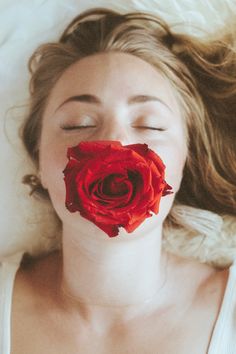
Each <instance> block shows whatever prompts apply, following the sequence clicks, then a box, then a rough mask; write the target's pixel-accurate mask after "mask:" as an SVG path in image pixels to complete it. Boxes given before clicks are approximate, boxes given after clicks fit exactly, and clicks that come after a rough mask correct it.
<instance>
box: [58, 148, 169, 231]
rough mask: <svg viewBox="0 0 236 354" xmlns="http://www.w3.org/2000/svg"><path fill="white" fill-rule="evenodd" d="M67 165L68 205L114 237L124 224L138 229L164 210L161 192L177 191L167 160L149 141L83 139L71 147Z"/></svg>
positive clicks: (163, 194) (164, 193) (68, 207)
mask: <svg viewBox="0 0 236 354" xmlns="http://www.w3.org/2000/svg"><path fill="white" fill-rule="evenodd" d="M67 157H68V159H69V162H68V163H67V166H66V168H65V169H64V171H63V173H64V180H65V185H66V207H67V209H68V210H69V211H70V212H76V211H79V212H80V214H81V215H82V216H83V217H84V218H86V219H88V220H90V221H92V222H93V223H94V224H95V225H97V226H98V227H99V228H100V229H102V230H103V231H104V232H106V233H107V234H108V235H109V236H110V237H113V236H117V235H118V232H119V227H124V228H125V230H126V231H127V232H129V233H130V232H132V231H134V230H135V229H136V228H137V227H138V226H139V225H140V224H141V223H142V222H143V221H144V220H145V219H146V218H148V217H150V216H152V214H151V213H150V212H151V211H152V212H154V213H155V214H157V213H158V211H159V203H160V199H161V197H162V196H165V195H167V194H170V193H173V192H172V191H170V189H172V187H171V186H169V185H168V184H167V183H166V182H165V180H164V170H165V165H164V164H163V162H162V160H161V158H160V157H159V156H158V155H157V154H156V153H155V152H154V151H152V150H150V149H149V148H148V145H147V144H133V145H125V146H122V145H121V143H120V142H119V141H82V142H80V143H79V144H78V145H77V146H74V147H71V148H68V151H67Z"/></svg>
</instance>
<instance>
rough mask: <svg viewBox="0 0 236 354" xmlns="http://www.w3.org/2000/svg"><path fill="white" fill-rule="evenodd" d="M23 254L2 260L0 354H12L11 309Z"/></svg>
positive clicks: (0, 270)
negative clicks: (15, 281) (16, 276)
mask: <svg viewBox="0 0 236 354" xmlns="http://www.w3.org/2000/svg"><path fill="white" fill-rule="evenodd" d="M22 256H23V253H22V252H20V253H17V254H14V255H13V256H9V257H6V258H3V259H1V260H0V354H10V350H11V349H10V346H11V307H12V295H13V288H14V280H15V275H16V272H17V270H18V268H19V266H20V262H21V259H22Z"/></svg>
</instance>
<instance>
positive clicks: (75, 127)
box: [61, 125, 96, 130]
mask: <svg viewBox="0 0 236 354" xmlns="http://www.w3.org/2000/svg"><path fill="white" fill-rule="evenodd" d="M86 128H96V125H64V126H61V129H63V130H76V129H86Z"/></svg>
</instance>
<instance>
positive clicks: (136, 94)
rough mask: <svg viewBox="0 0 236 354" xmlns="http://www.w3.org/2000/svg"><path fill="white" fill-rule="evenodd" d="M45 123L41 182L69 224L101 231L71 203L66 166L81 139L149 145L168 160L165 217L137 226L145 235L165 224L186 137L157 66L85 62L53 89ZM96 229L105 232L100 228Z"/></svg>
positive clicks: (98, 58) (113, 56) (115, 60)
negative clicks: (67, 195) (69, 150)
mask: <svg viewBox="0 0 236 354" xmlns="http://www.w3.org/2000/svg"><path fill="white" fill-rule="evenodd" d="M42 123H43V124H42V134H41V140H40V173H41V178H42V183H43V186H44V187H45V188H47V189H48V192H49V194H50V197H51V200H52V203H53V206H54V208H55V210H56V212H57V214H58V215H59V217H60V218H61V220H62V222H64V223H69V224H71V225H73V227H75V228H76V229H78V230H81V228H82V229H83V230H84V231H85V232H86V231H87V232H93V233H94V228H96V227H95V225H92V223H91V222H89V221H87V220H86V219H83V218H82V217H81V216H80V214H79V213H73V214H72V213H70V212H69V211H68V210H67V209H66V207H65V184H64V180H63V177H64V175H63V173H62V171H63V169H64V168H65V166H66V164H67V161H68V160H67V157H66V153H67V148H68V147H71V146H75V145H77V144H78V143H79V142H80V141H82V140H86V141H88V140H90V141H91V140H119V141H120V142H121V143H122V144H124V145H127V144H135V143H146V144H148V146H149V148H150V149H152V150H154V151H155V152H156V153H157V154H158V155H159V156H160V157H161V159H162V160H163V162H164V164H165V165H166V175H165V179H166V181H167V183H168V184H170V185H171V186H172V188H173V191H174V194H171V195H167V196H165V197H163V198H161V203H160V211H159V214H158V216H153V217H152V218H148V219H147V220H146V221H145V222H144V223H143V224H142V225H141V226H140V227H139V228H138V229H137V230H139V229H141V230H142V232H144V231H147V230H149V229H150V228H152V227H154V226H155V227H156V225H157V224H158V223H162V222H163V221H164V219H165V217H166V216H167V214H168V213H169V211H170V208H171V205H172V203H173V200H174V197H175V194H176V192H177V191H178V189H179V187H180V183H181V179H182V172H183V167H184V164H185V160H186V155H187V146H186V141H187V140H186V136H185V122H184V119H183V117H182V116H181V112H180V107H179V105H178V103H177V101H176V98H175V95H174V93H173V89H172V88H171V86H170V84H169V83H168V81H167V80H166V79H164V78H163V77H162V76H161V75H160V74H159V73H158V72H157V70H156V69H155V68H154V67H153V66H151V65H150V64H149V63H147V62H145V61H143V60H141V59H139V58H137V57H135V56H132V55H130V54H124V53H104V54H97V55H93V56H89V57H87V58H84V59H82V60H79V61H78V62H76V63H75V64H73V65H72V66H71V67H69V68H68V69H67V70H66V71H65V72H64V73H63V75H62V76H61V77H60V79H59V80H58V82H57V83H56V85H55V86H54V88H53V90H52V92H51V94H50V97H49V100H48V104H47V107H46V110H45V113H44V116H43V122H42ZM135 232H136V230H135ZM96 233H97V234H98V233H102V234H103V232H102V231H101V230H100V229H98V228H96ZM104 235H105V234H104ZM105 236H106V235H105Z"/></svg>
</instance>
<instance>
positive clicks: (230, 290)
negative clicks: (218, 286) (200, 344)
mask: <svg viewBox="0 0 236 354" xmlns="http://www.w3.org/2000/svg"><path fill="white" fill-rule="evenodd" d="M219 353H220V354H236V261H234V263H233V264H232V265H231V267H230V268H229V276H228V282H227V286H226V289H225V294H224V298H223V301H222V305H221V309H220V312H219V315H218V319H217V322H216V325H215V329H214V332H213V335H212V340H211V343H210V347H209V350H208V354H219Z"/></svg>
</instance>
